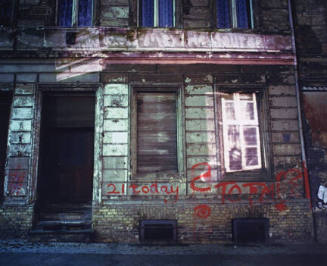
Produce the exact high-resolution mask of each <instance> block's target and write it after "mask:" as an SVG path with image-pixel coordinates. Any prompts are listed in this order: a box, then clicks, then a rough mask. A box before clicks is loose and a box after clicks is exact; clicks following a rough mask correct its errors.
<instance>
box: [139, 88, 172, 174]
mask: <svg viewBox="0 0 327 266" xmlns="http://www.w3.org/2000/svg"><path fill="white" fill-rule="evenodd" d="M136 97H137V99H136V101H137V172H138V173H151V172H160V171H176V172H177V169H178V168H177V128H176V127H177V117H176V100H177V95H176V93H173V92H145V93H143V92H139V93H137V96H136Z"/></svg>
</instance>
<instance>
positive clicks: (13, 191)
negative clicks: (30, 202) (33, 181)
mask: <svg viewBox="0 0 327 266" xmlns="http://www.w3.org/2000/svg"><path fill="white" fill-rule="evenodd" d="M26 176H27V172H26V170H11V171H10V172H9V178H8V193H9V195H12V196H22V195H25V189H24V181H25V180H26Z"/></svg>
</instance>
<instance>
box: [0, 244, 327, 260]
mask: <svg viewBox="0 0 327 266" xmlns="http://www.w3.org/2000/svg"><path fill="white" fill-rule="evenodd" d="M0 265H6V266H7V265H8V266H10V265H15V266H17V265H24V266H25V265H31V266H36V265H42V266H46V265H49V266H52V265H53V266H54V265H79V266H80V265H92V266H93V265H115V266H116V265H124V266H135V265H142V266H147V265H148V266H151V265H155V266H157V265H158V266H161V265H162V266H163V265H165V266H167V265H169V266H175V265H176V266H177V265H188V266H192V265H200V266H202V265H205V266H206V265H223V266H227V265H228V266H232V265H237V266H239V265H241V266H252V265H260V266H262V265H264V266H273V265H278V266H291V265H296V266H307V265H309V266H326V265H327V245H318V244H283V245H243V246H236V245H218V244H216V245H177V246H144V245H128V244H103V243H90V244H87V243H55V242H52V243H31V242H27V241H23V240H0Z"/></svg>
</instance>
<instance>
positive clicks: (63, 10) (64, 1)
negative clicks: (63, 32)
mask: <svg viewBox="0 0 327 266" xmlns="http://www.w3.org/2000/svg"><path fill="white" fill-rule="evenodd" d="M72 12H73V0H59V1H58V25H59V26H62V27H71V26H72Z"/></svg>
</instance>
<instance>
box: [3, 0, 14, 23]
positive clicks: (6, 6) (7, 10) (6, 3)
mask: <svg viewBox="0 0 327 266" xmlns="http://www.w3.org/2000/svg"><path fill="white" fill-rule="evenodd" d="M11 12H12V1H10V0H0V25H10V21H11Z"/></svg>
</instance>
